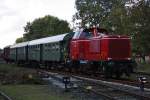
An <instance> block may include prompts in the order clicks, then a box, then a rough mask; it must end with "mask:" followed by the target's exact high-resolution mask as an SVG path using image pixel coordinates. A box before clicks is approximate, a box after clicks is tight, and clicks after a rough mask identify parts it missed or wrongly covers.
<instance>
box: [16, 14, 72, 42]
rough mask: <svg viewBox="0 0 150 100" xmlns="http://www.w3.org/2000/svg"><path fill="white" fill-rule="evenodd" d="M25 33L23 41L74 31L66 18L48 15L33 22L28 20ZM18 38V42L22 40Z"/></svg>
mask: <svg viewBox="0 0 150 100" xmlns="http://www.w3.org/2000/svg"><path fill="white" fill-rule="evenodd" d="M24 31H25V34H24V35H23V41H29V40H33V39H38V38H42V37H47V36H52V35H57V34H63V33H66V32H70V31H72V30H71V29H70V27H69V23H68V22H67V21H64V20H60V19H58V18H57V17H53V16H50V15H47V16H45V17H42V18H38V19H35V20H34V21H33V22H27V24H26V26H25V27H24ZM20 39H21V38H19V39H17V40H16V42H22V41H20Z"/></svg>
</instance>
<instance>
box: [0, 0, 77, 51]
mask: <svg viewBox="0 0 150 100" xmlns="http://www.w3.org/2000/svg"><path fill="white" fill-rule="evenodd" d="M74 13H75V0H0V48H3V47H5V46H7V45H12V44H13V43H15V40H16V38H18V37H22V35H23V33H24V29H23V27H24V26H25V25H26V22H28V21H30V22H31V21H33V20H34V19H35V18H39V17H43V16H45V15H52V16H56V17H58V18H60V19H64V20H67V21H68V22H69V23H71V21H72V15H73V14H74Z"/></svg>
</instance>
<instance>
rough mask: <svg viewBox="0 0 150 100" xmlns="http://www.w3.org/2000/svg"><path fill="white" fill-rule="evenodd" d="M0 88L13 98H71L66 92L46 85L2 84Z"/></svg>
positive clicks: (35, 99)
mask: <svg viewBox="0 0 150 100" xmlns="http://www.w3.org/2000/svg"><path fill="white" fill-rule="evenodd" d="M0 90H1V91H3V92H4V93H6V94H7V95H8V96H10V97H11V98H12V99H13V100H72V99H71V96H69V95H68V94H67V93H66V94H65V93H63V92H62V93H61V92H60V91H59V92H58V93H57V92H56V90H55V89H54V88H52V87H49V86H48V85H3V86H0Z"/></svg>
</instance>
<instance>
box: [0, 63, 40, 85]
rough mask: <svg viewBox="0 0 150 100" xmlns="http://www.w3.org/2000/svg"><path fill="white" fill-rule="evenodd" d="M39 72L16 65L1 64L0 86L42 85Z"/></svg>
mask: <svg viewBox="0 0 150 100" xmlns="http://www.w3.org/2000/svg"><path fill="white" fill-rule="evenodd" d="M40 82H41V79H40V78H39V76H38V74H37V71H36V70H33V69H29V68H23V67H17V65H15V64H0V84H20V83H21V84H25V83H28V84H31V83H32V84H35V83H37V84H40Z"/></svg>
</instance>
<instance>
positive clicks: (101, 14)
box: [73, 0, 113, 27]
mask: <svg viewBox="0 0 150 100" xmlns="http://www.w3.org/2000/svg"><path fill="white" fill-rule="evenodd" d="M112 1H113V0H76V2H75V3H76V9H77V13H76V14H75V15H74V16H73V21H74V22H75V21H76V20H81V23H80V25H81V27H87V26H93V25H95V26H97V25H101V22H102V21H103V20H104V19H105V17H107V16H108V14H109V12H110V10H111V8H112Z"/></svg>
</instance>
